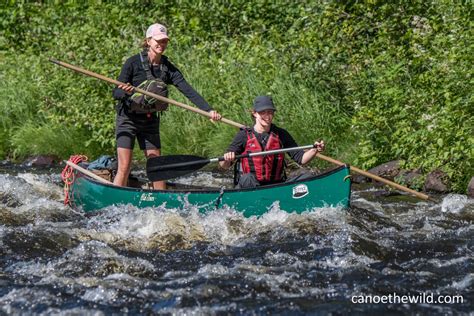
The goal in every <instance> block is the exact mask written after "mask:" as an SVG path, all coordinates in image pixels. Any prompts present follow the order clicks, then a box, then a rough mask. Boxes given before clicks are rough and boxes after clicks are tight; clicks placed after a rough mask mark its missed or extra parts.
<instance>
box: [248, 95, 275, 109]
mask: <svg viewBox="0 0 474 316" xmlns="http://www.w3.org/2000/svg"><path fill="white" fill-rule="evenodd" d="M253 109H254V110H255V112H261V111H265V110H273V111H276V108H275V105H274V104H273V100H272V97H270V96H268V95H260V96H258V97H256V98H255V100H254V101H253Z"/></svg>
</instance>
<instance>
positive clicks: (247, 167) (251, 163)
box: [241, 130, 285, 182]
mask: <svg viewBox="0 0 474 316" xmlns="http://www.w3.org/2000/svg"><path fill="white" fill-rule="evenodd" d="M281 148H282V145H281V142H280V137H278V135H277V134H275V133H273V132H271V133H270V137H269V138H268V141H267V144H266V146H265V151H267V150H275V149H281ZM261 151H262V146H261V145H260V143H259V141H258V140H257V138H256V137H255V134H254V133H253V131H250V130H248V131H247V144H246V145H245V151H244V152H243V153H242V154H243V155H245V154H249V153H255V152H261ZM284 164H285V153H280V154H274V155H265V156H254V157H250V158H242V159H241V168H242V173H243V174H245V173H250V172H251V173H254V174H255V177H256V178H257V180H258V181H260V182H277V181H281V180H282V179H283V168H284Z"/></svg>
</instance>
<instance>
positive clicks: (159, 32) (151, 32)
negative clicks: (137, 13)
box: [146, 23, 169, 41]
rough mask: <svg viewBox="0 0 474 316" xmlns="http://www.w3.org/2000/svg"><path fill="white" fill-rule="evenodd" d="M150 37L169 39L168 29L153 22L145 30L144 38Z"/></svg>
mask: <svg viewBox="0 0 474 316" xmlns="http://www.w3.org/2000/svg"><path fill="white" fill-rule="evenodd" d="M149 37H152V38H153V39H154V40H157V41H159V40H162V39H165V38H166V39H169V37H168V31H167V30H166V27H165V26H164V25H161V24H159V23H155V24H152V25H150V27H149V28H148V30H146V38H149Z"/></svg>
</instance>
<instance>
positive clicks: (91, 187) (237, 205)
mask: <svg viewBox="0 0 474 316" xmlns="http://www.w3.org/2000/svg"><path fill="white" fill-rule="evenodd" d="M350 192H351V181H350V178H349V167H348V166H341V167H339V168H337V169H334V170H332V171H330V172H328V173H325V174H321V175H318V176H314V177H311V178H309V179H305V180H300V181H295V182H291V183H282V184H276V185H270V186H265V187H259V188H257V189H243V190H236V189H225V190H219V189H216V190H164V191H155V190H147V189H136V188H126V187H116V186H113V185H109V184H104V183H100V182H97V181H95V180H92V179H91V178H89V177H87V176H85V175H83V174H81V173H80V172H78V171H76V176H75V180H74V183H73V185H72V186H71V187H70V197H71V201H70V204H71V205H72V206H73V207H77V208H81V209H82V210H83V211H85V212H96V211H98V210H100V209H102V208H104V207H107V206H111V205H126V204H131V205H134V206H136V207H139V208H144V207H157V206H161V205H163V206H165V207H167V208H183V207H186V206H188V205H192V206H193V207H197V208H198V209H199V211H200V212H207V211H212V210H215V209H216V208H220V207H223V206H224V205H227V206H229V207H231V208H233V209H235V210H237V211H239V212H242V213H243V214H244V215H245V216H247V217H248V216H252V215H257V216H258V215H262V214H264V213H265V212H267V211H268V210H269V209H270V208H271V207H272V206H275V205H278V206H279V208H280V209H281V210H285V211H287V212H296V213H301V212H304V211H307V210H310V209H313V208H317V207H325V206H334V207H335V206H342V207H348V206H349V203H350Z"/></svg>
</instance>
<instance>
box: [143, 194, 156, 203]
mask: <svg viewBox="0 0 474 316" xmlns="http://www.w3.org/2000/svg"><path fill="white" fill-rule="evenodd" d="M140 201H142V202H153V201H155V197H154V196H153V194H152V193H142V195H141V196H140Z"/></svg>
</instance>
